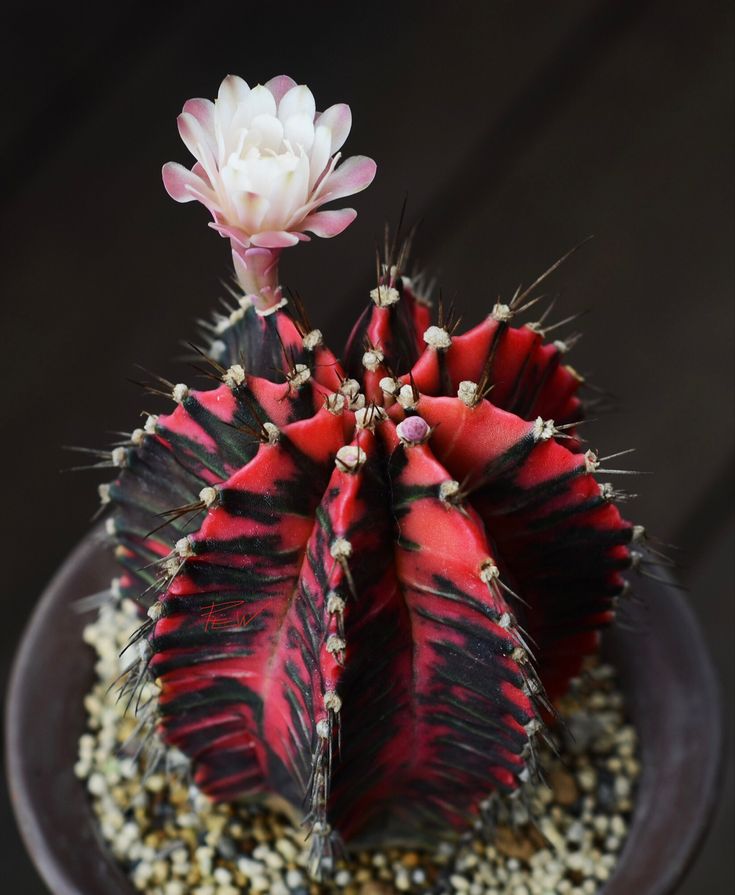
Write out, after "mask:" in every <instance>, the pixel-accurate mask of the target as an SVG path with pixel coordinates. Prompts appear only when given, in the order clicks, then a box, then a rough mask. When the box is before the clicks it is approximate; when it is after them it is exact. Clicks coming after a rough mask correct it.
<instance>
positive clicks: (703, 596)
mask: <svg viewBox="0 0 735 895" xmlns="http://www.w3.org/2000/svg"><path fill="white" fill-rule="evenodd" d="M730 6H731V4H730V3H729V2H724V0H723V2H714V0H708V2H690V3H682V2H671V0H639V2H634V3H630V2H624V0H607V2H602V0H599V2H592V0H568V2H556V3H555V2H548V0H543V2H513V3H511V2H501V0H492V2H486V3H480V2H467V0H452V2H450V3H429V2H406V3H395V4H392V5H387V4H382V3H380V2H371V3H369V4H368V3H360V4H358V3H347V2H343V3H339V4H338V3H331V2H321V3H315V2H302V3H300V4H292V3H288V2H283V0H280V2H278V3H273V4H266V3H257V4H256V3H248V2H245V0H238V2H229V0H219V2H217V3H211V2H210V3H196V4H195V3H189V2H184V0H181V2H178V3H150V2H148V3H142V2H139V3H134V2H118V3H115V4H110V3H96V4H91V3H90V4H81V3H64V4H57V5H55V6H53V7H51V6H50V5H49V6H48V7H44V6H38V5H37V4H35V5H32V4H29V3H22V4H21V3H19V2H11V3H8V4H6V5H5V12H3V13H2V15H1V18H0V33H2V36H1V37H0V100H1V102H0V109H1V110H2V111H1V114H2V129H1V131H2V132H1V133H0V156H1V159H2V163H1V164H0V197H1V199H0V201H1V202H2V205H1V207H0V231H1V234H0V235H1V238H0V284H1V293H0V294H1V295H2V310H1V314H2V318H1V319H2V329H1V330H0V333H1V334H2V351H1V352H0V365H1V366H2V369H1V370H0V383H1V385H2V404H1V405H0V406H1V415H2V420H1V423H2V427H3V432H2V438H1V439H0V444H2V449H3V452H4V453H3V459H2V466H1V467H0V468H1V469H2V471H3V474H2V492H1V493H2V498H3V500H4V503H5V512H4V514H3V526H4V530H3V534H2V541H0V543H2V547H3V566H2V567H3V587H2V592H1V593H0V600H1V601H2V603H1V605H0V611H1V612H2V622H1V623H0V676H1V677H2V681H3V682H4V680H5V677H6V675H7V671H8V667H9V663H10V661H11V658H12V654H13V651H14V648H15V644H16V641H17V639H18V637H19V634H20V631H21V628H22V626H23V624H24V622H25V621H26V619H27V617H28V615H29V613H30V612H31V610H32V608H33V605H34V602H35V601H36V598H37V596H38V594H39V593H40V592H41V590H42V588H43V586H44V584H45V583H46V581H47V580H48V578H49V577H50V575H51V574H52V573H53V571H54V569H55V567H56V566H57V565H58V563H59V562H60V561H61V559H62V558H63V557H64V556H65V554H66V553H67V552H68V551H69V549H70V548H71V547H72V546H73V544H74V543H75V542H76V541H77V540H78V539H79V538H80V537H81V536H82V535H83V534H84V532H85V531H86V530H87V527H88V523H89V519H90V516H91V515H92V513H93V512H94V510H95V508H96V492H95V487H96V483H97V481H98V480H99V479H98V478H97V477H96V476H95V475H94V474H89V473H78V474H68V475H61V474H60V473H59V470H60V469H61V468H62V467H65V466H68V465H71V461H70V458H69V457H68V455H65V454H64V452H63V451H62V449H61V447H60V446H61V445H62V444H80V445H90V446H103V445H105V444H107V443H108V441H109V438H110V436H108V435H107V434H106V433H107V432H109V431H111V430H115V429H128V430H129V429H131V428H133V426H134V425H135V424H136V420H137V418H138V414H139V412H140V410H141V409H142V407H144V406H145V407H150V406H151V404H150V401H149V400H148V399H145V398H142V397H141V395H140V393H139V391H138V390H137V389H136V388H135V387H134V386H132V385H130V384H129V383H127V382H126V377H127V376H134V375H135V370H134V368H133V364H134V362H139V363H141V364H143V365H144V366H146V367H149V368H153V369H154V370H156V371H157V372H161V373H164V374H167V375H170V376H171V378H172V379H174V381H178V380H179V379H181V378H184V379H185V380H186V379H189V380H192V378H193V374H191V373H187V372H185V371H183V370H182V368H181V366H177V365H176V363H174V362H172V361H171V358H172V357H174V356H175V355H176V354H177V353H178V352H179V340H180V339H182V338H184V337H191V335H192V334H193V332H194V326H193V322H192V321H193V318H194V317H196V316H198V315H201V314H204V313H206V312H207V311H208V309H210V308H211V307H212V306H213V305H214V303H215V301H216V299H217V298H218V296H220V295H223V294H224V291H225V290H224V288H223V287H222V285H221V282H220V280H222V279H226V278H228V276H229V258H228V251H227V247H226V243H225V242H224V241H222V240H219V239H218V238H217V237H216V236H215V235H214V234H213V233H212V231H209V230H208V229H207V227H206V220H207V214H206V212H205V211H204V210H203V209H201V208H200V207H199V206H197V207H194V206H186V207H179V206H177V205H175V204H174V203H173V202H172V201H171V200H170V199H168V198H167V197H166V195H165V194H164V191H163V188H162V185H161V180H160V166H161V164H162V163H163V162H164V161H167V160H169V159H176V160H179V161H186V162H187V164H190V160H189V158H188V155H187V153H186V150H185V149H184V147H183V145H182V144H181V143H180V141H179V138H178V136H177V133H176V127H175V117H176V115H177V113H178V112H179V110H180V107H181V105H182V103H183V101H184V100H185V99H186V98H188V97H192V96H214V95H215V94H216V90H217V87H218V85H219V81H220V79H221V78H222V77H223V76H224V75H225V74H227V73H228V72H234V73H237V74H240V75H242V76H243V77H245V79H246V80H248V81H249V82H250V83H251V84H254V83H256V82H258V81H261V82H262V81H265V80H267V79H268V78H269V77H271V76H272V75H274V74H279V73H281V72H287V73H289V74H291V75H292V76H293V77H295V78H296V79H297V80H298V81H300V82H303V81H305V82H307V83H308V84H309V86H310V87H311V88H312V89H313V91H314V93H315V95H316V97H317V104H318V106H319V107H320V108H324V107H326V106H328V105H331V104H332V103H334V102H338V101H347V102H349V103H350V105H351V106H352V109H353V114H354V118H355V124H354V128H353V132H352V134H351V136H350V139H349V141H348V144H347V147H346V148H347V150H348V151H351V152H352V153H362V154H367V155H370V156H372V157H374V158H375V159H376V160H377V161H378V165H379V170H378V176H377V179H376V181H375V183H374V185H373V186H372V187H371V188H370V189H369V190H368V191H367V192H366V193H364V194H362V195H360V196H358V197H356V198H355V200H354V201H355V205H356V207H357V208H358V211H359V216H358V219H357V221H356V223H355V224H354V225H353V226H352V227H351V228H350V229H349V230H348V231H347V232H346V233H345V234H343V235H342V236H340V237H338V238H337V239H336V240H334V241H327V240H315V241H314V242H312V243H311V244H310V245H308V246H302V247H298V248H297V249H295V250H294V251H293V252H289V253H288V255H289V256H292V257H288V259H287V261H286V264H285V270H284V281H285V283H286V284H287V285H293V286H296V287H297V288H298V289H299V291H300V292H301V293H302V294H303V296H304V297H305V299H306V302H307V305H308V307H309V310H310V316H311V317H312V320H314V321H315V322H316V323H317V325H320V326H321V327H322V328H323V329H325V330H327V331H329V332H330V333H332V334H334V335H335V336H337V335H339V336H342V335H344V333H345V330H346V327H347V321H348V320H349V319H350V318H351V317H352V316H353V315H354V314H355V312H356V309H357V308H358V307H360V306H361V304H362V302H363V301H364V300H365V299H366V297H367V289H368V288H370V285H371V274H372V270H373V249H374V244H375V241H376V239H377V238H378V237H379V235H380V232H381V228H382V223H383V220H384V219H385V218H389V219H391V220H395V219H396V217H397V215H398V212H399V209H400V205H401V202H402V200H403V196H404V194H405V193H406V192H407V193H408V197H409V219H410V220H415V219H417V218H422V219H423V226H422V229H421V231H420V237H419V242H418V249H419V255H420V257H421V259H422V260H423V261H424V263H425V264H426V265H427V266H428V267H429V268H431V269H432V270H434V271H435V272H436V273H437V274H438V275H439V280H440V283H441V285H442V288H443V292H444V294H445V295H447V296H449V297H456V302H457V306H458V308H459V310H460V312H461V313H462V314H463V316H464V320H465V323H467V324H471V323H474V322H476V321H477V320H478V319H479V318H480V316H481V315H482V314H484V313H487V311H488V310H489V309H490V307H491V305H492V303H493V302H494V300H495V298H496V297H497V296H498V295H500V296H504V297H506V298H508V297H509V295H510V294H511V293H512V290H513V289H514V288H515V286H516V285H517V284H518V283H519V282H525V283H528V282H529V281H530V280H531V279H533V278H534V277H535V275H536V274H537V273H539V272H540V271H541V270H542V269H543V268H544V267H546V266H547V265H548V264H550V263H551V262H552V261H553V260H555V259H556V258H557V257H558V256H560V255H561V254H562V253H564V252H565V251H566V250H567V249H568V248H570V247H571V246H572V245H574V244H576V243H577V242H579V241H580V240H581V239H582V238H584V237H586V236H588V235H590V234H594V236H595V239H594V240H593V241H591V242H590V243H588V244H587V245H586V246H585V247H584V249H583V250H582V251H580V252H579V253H577V255H576V256H575V257H574V258H573V259H572V260H570V261H569V262H568V263H567V264H566V265H565V266H564V268H563V270H562V271H561V272H560V273H559V274H558V275H557V276H556V278H555V281H554V288H555V289H558V291H559V292H560V293H561V298H560V302H559V305H558V311H557V315H558V316H559V317H561V316H566V315H567V314H570V313H573V312H575V311H579V310H584V309H587V308H589V309H591V313H590V314H589V315H588V316H587V317H586V318H585V320H584V329H585V338H584V339H583V341H582V342H581V344H580V345H579V346H578V347H577V348H575V349H574V353H573V355H572V357H571V358H570V360H571V362H572V363H573V364H574V365H575V366H576V367H577V368H578V369H580V370H581V371H583V372H594V376H595V381H596V382H597V383H599V384H601V385H603V386H606V387H608V388H610V389H612V390H613V391H614V392H615V393H616V394H617V395H618V396H619V398H620V404H621V408H622V409H621V411H620V412H618V413H616V414H614V415H607V416H605V417H604V418H601V419H600V420H599V421H598V422H597V423H595V424H594V425H593V426H591V427H590V429H589V430H588V437H589V438H590V439H591V444H592V446H594V447H600V448H601V449H604V450H605V451H606V452H612V451H614V450H620V449H622V448H626V447H630V446H635V447H637V449H638V453H637V455H635V462H634V463H633V464H632V465H635V466H637V467H638V468H641V469H647V470H653V471H655V475H652V476H650V477H646V478H642V479H638V480H636V481H635V485H636V486H637V487H636V488H635V489H634V490H641V491H642V492H643V493H642V496H641V497H640V498H639V499H638V500H637V501H636V502H635V503H634V504H633V505H632V506H630V507H629V511H628V515H629V516H630V515H632V516H633V517H634V518H635V519H636V520H637V521H641V522H643V523H645V524H646V526H647V527H648V528H649V529H650V530H651V531H652V532H654V533H656V534H657V535H659V536H660V537H661V538H663V539H664V540H666V541H671V542H674V543H676V544H678V545H680V546H681V547H682V548H683V550H684V552H683V554H682V555H683V563H684V567H683V570H682V573H681V574H682V577H683V579H684V580H685V582H686V583H687V584H688V585H689V588H690V595H691V601H692V603H693V605H694V607H695V609H696V612H697V614H698V615H699V617H700V619H701V621H702V624H703V626H704V628H705V632H706V635H707V638H708V640H709V642H710V644H711V647H712V651H713V654H714V658H715V661H716V663H717V665H718V668H719V670H720V672H721V675H722V681H723V690H724V694H725V704H726V708H727V713H728V717H730V716H731V707H732V695H733V640H732V637H733V587H732V536H733V508H732V468H731V456H732V447H733V414H732V403H731V396H732V386H733V375H732V373H733V371H732V363H733V357H732V347H733V345H732V342H733V340H732V336H733V293H732V280H733V261H732V246H733V189H732V187H733V181H732V144H733V139H732V137H733V133H732V118H731V116H732V111H733V109H732V99H733V80H732V75H733V72H732V15H731V12H730ZM351 202H352V200H350V202H348V204H350V203H351ZM334 341H335V342H336V339H335V340H334ZM625 484H626V485H627V484H630V482H629V481H626V482H625ZM655 625H656V620H655V619H651V635H652V636H655ZM69 661H74V657H73V656H69ZM728 766H729V772H728V775H727V778H726V782H725V784H724V788H725V790H726V792H725V794H724V798H723V801H722V807H721V810H720V812H719V815H718V818H717V821H716V823H715V826H714V829H713V831H712V833H711V835H710V836H709V838H708V840H707V842H706V844H705V845H704V846H703V848H702V850H701V854H700V855H699V858H698V860H697V862H696V865H695V867H694V870H693V872H692V874H691V876H690V878H689V880H688V882H687V883H686V884H685V885H684V887H683V889H682V892H684V893H695V892H707V893H715V895H716V893H720V892H723V893H724V892H727V891H730V890H731V887H732V883H733V866H732V841H733V840H732V833H733V794H732V788H733V775H732V767H731V764H730V763H729V764H728ZM0 866H1V867H2V869H3V884H2V888H3V891H4V892H9V893H13V895H15V893H18V895H36V893H42V892H44V888H43V886H42V885H41V884H40V882H39V881H38V880H37V878H36V876H35V874H34V872H33V870H32V869H31V866H30V863H29V861H28V860H27V859H26V857H25V854H24V851H23V849H22V846H21V844H20V841H19V838H18V835H17V833H16V831H15V827H14V824H13V821H12V818H11V815H10V812H9V809H8V808H7V806H6V804H5V802H3V804H2V809H1V814H0ZM632 895H633V893H632Z"/></svg>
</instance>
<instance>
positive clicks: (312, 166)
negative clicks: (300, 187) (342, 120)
mask: <svg viewBox="0 0 735 895" xmlns="http://www.w3.org/2000/svg"><path fill="white" fill-rule="evenodd" d="M331 146H332V132H331V131H330V130H329V128H328V127H322V126H321V125H319V126H318V127H316V129H315V130H314V143H313V144H312V147H311V152H310V153H309V189H310V190H313V189H314V186H315V185H316V182H317V180H319V178H320V177H321V176H322V174H323V173H324V171H325V169H326V167H327V165H328V164H329V157H330V155H331Z"/></svg>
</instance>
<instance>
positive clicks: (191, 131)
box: [176, 112, 217, 180]
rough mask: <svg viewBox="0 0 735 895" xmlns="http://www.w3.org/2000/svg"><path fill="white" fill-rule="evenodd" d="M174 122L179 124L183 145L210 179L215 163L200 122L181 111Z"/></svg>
mask: <svg viewBox="0 0 735 895" xmlns="http://www.w3.org/2000/svg"><path fill="white" fill-rule="evenodd" d="M176 123H177V124H178V126H179V135H180V137H181V139H182V140H183V141H184V145H185V146H186V148H187V149H188V150H189V152H190V153H191V154H192V155H193V156H194V158H195V159H196V160H197V161H198V162H200V163H201V164H202V167H203V168H204V170H205V171H206V172H207V176H208V177H209V179H210V180H212V178H213V175H214V172H215V171H216V170H217V165H216V162H215V158H214V154H213V150H212V148H211V146H210V142H209V138H208V136H207V134H206V133H205V131H204V129H203V128H202V126H201V124H200V123H199V121H198V120H197V119H196V118H195V117H194V116H193V115H192V114H191V113H190V112H182V113H181V115H179V117H178V118H177V119H176Z"/></svg>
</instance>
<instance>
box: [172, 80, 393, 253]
mask: <svg viewBox="0 0 735 895" xmlns="http://www.w3.org/2000/svg"><path fill="white" fill-rule="evenodd" d="M351 124H352V116H351V114H350V109H349V106H346V105H345V104H344V103H339V104H338V105H335V106H330V108H328V109H327V110H326V111H325V112H322V113H320V114H318V113H317V112H316V107H315V103H314V97H313V95H312V93H311V91H310V90H309V88H308V87H306V86H304V85H297V84H296V83H295V81H293V79H292V78H289V77H287V76H286V75H280V76H279V77H276V78H273V79H272V80H270V81H268V83H267V84H265V85H264V86H261V85H258V86H257V87H253V88H252V89H251V88H250V87H249V86H248V85H247V84H246V83H245V81H243V80H242V78H238V77H236V76H234V75H229V76H228V77H226V78H225V79H224V81H223V82H222V84H221V86H220V89H219V93H218V95H217V99H216V100H215V101H214V102H211V101H210V100H206V99H190V100H189V101H188V102H187V103H186V104H185V105H184V109H183V111H182V113H181V115H179V118H178V125H179V133H180V134H181V138H182V140H183V141H184V143H185V144H186V146H187V148H188V149H189V151H190V152H191V153H192V155H193V156H194V157H195V158H196V160H197V163H196V164H195V165H194V167H193V168H192V170H191V171H189V170H188V169H187V168H185V167H184V166H183V165H180V164H178V163H176V162H168V163H167V164H166V165H164V166H163V182H164V185H165V187H166V190H167V191H168V193H169V195H170V196H171V197H172V198H173V199H175V200H176V201H177V202H192V201H194V200H197V201H199V202H201V203H202V204H203V205H205V206H206V207H207V208H208V209H209V211H210V212H211V213H212V216H213V218H214V221H213V222H212V224H211V225H210V226H212V227H214V229H215V230H217V231H218V232H219V233H220V234H222V235H223V236H227V237H229V238H230V239H231V240H232V241H233V248H235V249H236V250H237V248H238V247H239V249H240V250H242V249H248V248H250V247H251V246H257V247H261V248H266V249H273V250H277V249H281V248H284V247H286V246H290V245H295V244H296V243H297V242H298V241H299V240H300V239H308V237H307V236H305V234H304V231H305V230H308V231H310V232H311V233H314V234H315V235H317V236H326V237H329V236H336V235H337V234H338V233H341V232H342V231H343V230H344V229H345V227H347V226H349V224H351V223H352V221H353V220H354V219H355V216H356V212H355V211H354V210H353V209H351V208H343V209H339V210H333V211H317V209H318V208H319V207H320V206H322V205H324V204H325V203H327V202H331V201H332V200H334V199H341V198H343V197H345V196H351V195H353V194H354V193H357V192H360V190H363V189H365V187H367V186H368V185H369V184H370V183H371V181H372V180H373V178H374V176H375V170H376V165H375V162H374V161H373V160H372V159H369V158H366V157H365V156H354V157H352V158H348V159H346V160H345V161H344V162H342V164H341V165H340V166H339V167H337V162H338V161H339V158H340V152H339V149H340V147H341V146H342V144H343V143H344V142H345V140H346V139H347V135H348V133H349V131H350V127H351ZM239 254H240V256H241V257H242V258H243V260H244V258H245V257H246V253H244V252H242V251H240V252H239Z"/></svg>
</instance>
